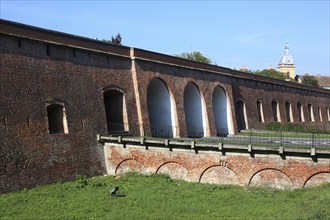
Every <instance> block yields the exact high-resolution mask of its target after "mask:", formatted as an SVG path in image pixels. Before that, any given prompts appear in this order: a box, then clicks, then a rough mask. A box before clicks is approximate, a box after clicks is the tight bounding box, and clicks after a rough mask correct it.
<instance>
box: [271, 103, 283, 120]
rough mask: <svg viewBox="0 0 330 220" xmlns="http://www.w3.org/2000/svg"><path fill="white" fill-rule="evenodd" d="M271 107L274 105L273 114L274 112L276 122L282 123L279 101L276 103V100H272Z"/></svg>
mask: <svg viewBox="0 0 330 220" xmlns="http://www.w3.org/2000/svg"><path fill="white" fill-rule="evenodd" d="M271 105H272V112H273V119H274V121H278V122H281V116H280V108H279V105H278V101H276V100H275V99H274V100H272V103H271Z"/></svg>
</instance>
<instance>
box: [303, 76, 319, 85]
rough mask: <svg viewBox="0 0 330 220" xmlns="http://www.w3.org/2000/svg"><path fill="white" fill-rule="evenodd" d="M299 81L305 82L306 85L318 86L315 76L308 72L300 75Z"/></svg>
mask: <svg viewBox="0 0 330 220" xmlns="http://www.w3.org/2000/svg"><path fill="white" fill-rule="evenodd" d="M301 83H303V84H306V85H310V86H315V87H319V86H320V85H319V82H318V80H317V78H316V77H315V76H313V75H310V74H308V73H306V74H305V75H303V76H302V79H301Z"/></svg>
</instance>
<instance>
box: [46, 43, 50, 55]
mask: <svg viewBox="0 0 330 220" xmlns="http://www.w3.org/2000/svg"><path fill="white" fill-rule="evenodd" d="M46 54H47V56H50V45H49V44H47V45H46Z"/></svg>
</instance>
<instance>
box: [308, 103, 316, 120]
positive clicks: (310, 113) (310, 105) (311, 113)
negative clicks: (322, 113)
mask: <svg viewBox="0 0 330 220" xmlns="http://www.w3.org/2000/svg"><path fill="white" fill-rule="evenodd" d="M307 111H308V119H309V121H310V122H314V121H315V120H314V112H313V106H312V104H311V103H308V104H307Z"/></svg>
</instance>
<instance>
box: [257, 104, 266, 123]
mask: <svg viewBox="0 0 330 220" xmlns="http://www.w3.org/2000/svg"><path fill="white" fill-rule="evenodd" d="M257 110H258V121H259V122H264V118H263V109H262V103H261V101H260V100H258V101H257Z"/></svg>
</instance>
